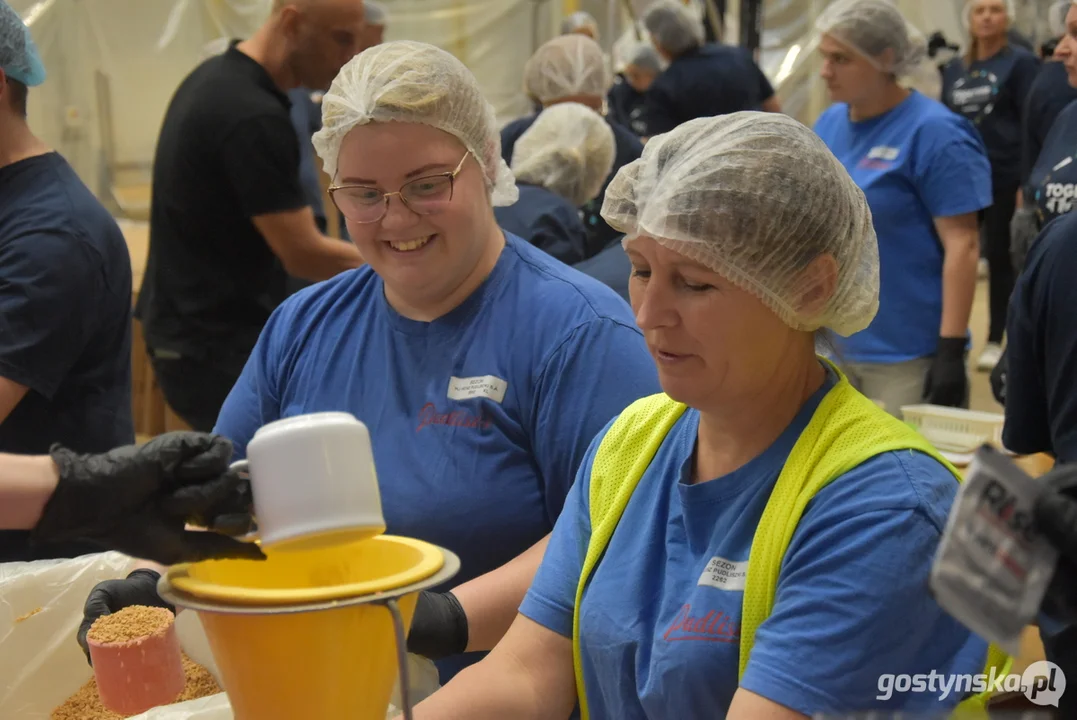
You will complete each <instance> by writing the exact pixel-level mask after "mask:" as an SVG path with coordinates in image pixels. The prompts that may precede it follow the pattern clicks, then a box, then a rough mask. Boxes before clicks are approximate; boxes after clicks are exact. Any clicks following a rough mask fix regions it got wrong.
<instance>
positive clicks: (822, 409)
mask: <svg viewBox="0 0 1077 720" xmlns="http://www.w3.org/2000/svg"><path fill="white" fill-rule="evenodd" d="M831 367H833V366H831ZM834 370H835V371H837V373H838V378H839V379H838V382H837V383H836V384H835V385H834V387H832V388H831V389H830V390H829V391H828V392H827V394H826V395H825V396H824V397H823V399H822V401H821V402H820V403H819V407H818V408H817V409H816V410H815V413H814V414H813V415H812V418H811V421H810V422H809V423H808V426H807V427H806V428H805V429H804V432H802V433H801V434H800V437H799V438H798V439H797V442H796V444H795V445H794V446H793V449H792V451H791V452H790V454H789V458H788V460H786V462H785V466H784V467H783V468H782V471H781V473H780V474H779V475H778V480H777V482H776V483H775V485H774V489H773V490H772V491H771V494H770V499H769V500H768V501H767V505H766V508H765V509H764V510H763V516H762V518H760V520H759V525H758V527H757V528H756V531H755V535H754V537H753V538H752V546H751V550H750V551H749V556H748V557H749V560H748V571H747V577H746V578H745V587H744V599H743V604H742V609H741V613H742V617H741V633H740V668H739V672H738V678H739V677H743V675H744V670H745V668H747V667H748V659H749V657H750V656H751V652H752V645H753V643H754V641H755V632H756V629H757V628H758V627H759V626H760V625H761V624H762V623H763V621H765V620H766V619H767V618H768V617H769V616H770V613H771V610H772V609H773V607H774V595H775V593H776V591H777V587H778V577H779V575H780V572H781V566H782V559H783V558H784V557H785V551H786V549H787V548H788V547H789V543H790V541H791V540H792V538H793V533H794V532H795V531H796V529H797V524H798V523H799V522H800V517H801V515H802V514H803V513H804V508H805V507H807V505H808V503H809V502H810V501H811V499H812V498H813V497H815V494H816V493H817V492H819V491H820V490H822V489H823V488H824V487H826V486H827V485H829V484H830V483H831V482H832V481H833V480H835V479H837V478H839V477H841V476H842V475H844V474H845V473H847V472H849V471H850V470H852V469H853V468H855V467H857V466H858V465H861V464H862V463H864V462H866V461H867V460H869V459H871V458H873V457H875V456H876V455H881V454H882V453H886V452H892V451H896V450H915V451H919V452H922V453H924V454H925V455H929V456H930V457H932V458H934V459H935V460H937V461H938V462H939V463H940V464H942V465H943V466H944V467H945V468H946V469H947V470H949V471H950V472H951V473H952V474H953V476H954V478H955V480H957V482H961V480H962V478H961V475H960V473H959V472H958V471H957V469H956V468H954V466H953V465H951V464H950V463H949V462H948V461H947V460H946V459H945V458H943V457H942V456H941V455H940V454H939V452H938V451H937V450H936V449H935V448H933V447H932V446H931V445H930V443H928V442H927V440H925V439H924V438H923V436H921V435H920V434H919V433H917V432H916V431H915V430H913V429H912V428H910V427H909V426H908V425H906V424H905V423H903V422H901V421H900V420H898V419H897V418H895V417H893V416H891V415H889V414H887V413H886V412H885V411H884V410H882V409H881V408H879V407H878V406H877V405H876V404H875V403H873V402H871V401H870V400H868V399H867V398H866V397H864V396H863V395H861V394H860V393H859V392H858V391H857V390H856V389H855V388H854V387H853V386H852V385H851V384H850V383H849V381H848V379H846V377H845V376H844V375H843V374H842V373H841V372H840V371H838V370H837V368H834ZM685 409H686V406H685V405H683V404H681V403H678V402H676V401H674V400H672V399H671V398H670V397H669V396H668V395H665V394H658V395H652V396H650V397H646V398H642V399H640V400H637V401H636V402H634V403H632V404H631V405H629V406H628V407H627V408H626V409H625V410H624V412H622V413H621V415H620V416H619V417H618V418H617V419H616V420H615V421H614V423H613V425H611V426H610V429H609V431H607V433H606V435H605V437H603V438H602V441H601V442H600V443H599V447H598V450H597V452H596V453H595V459H594V463H593V465H592V467H591V488H590V505H591V538H590V541H589V543H588V546H587V554H586V555H585V557H584V562H583V570H582V572H581V573H580V580H579V584H578V585H577V588H576V604H575V610H574V613H573V618H572V655H573V664H574V666H575V671H576V692H577V695H578V696H579V703H580V713H581V718H582V720H588V718H589V714H588V708H587V693H586V688H585V687H584V679H583V661H582V655H581V651H580V603H581V602H582V600H583V594H584V590H585V588H586V587H587V582H588V580H589V579H590V577H591V575H592V573H593V572H594V570H595V568H596V567H597V565H598V562H599V560H600V559H601V557H602V554H603V553H604V552H605V550H606V547H607V545H609V541H610V538H611V537H612V536H613V532H614V530H615V529H616V528H617V524H618V522H619V521H620V519H621V515H622V514H623V513H624V509H625V507H627V505H628V501H629V499H630V498H631V497H632V492H633V491H634V490H635V488H636V485H637V484H638V483H639V480H640V478H641V477H643V473H644V472H645V471H646V470H647V467H648V466H649V465H650V464H651V460H652V459H653V458H654V456H655V453H656V452H658V448H659V447H660V446H661V445H662V442H663V441H664V440H665V438H666V435H667V434H668V433H669V431H670V429H671V428H672V427H673V425H674V424H675V423H676V422H677V420H678V418H680V417H681V415H682V414H683V413H684V411H685ZM1012 662H1013V659H1012V658H1010V657H1009V656H1008V655H1006V653H1005V652H1003V651H1002V650H1001V649H999V648H997V647H995V646H994V645H992V646H990V647H989V648H988V653H987V665H986V667H985V669H984V674H985V675H988V676H990V673H991V668H992V667H994V668H996V677H1000V678H1003V677H1005V676H1006V675H1007V674H1008V673H1009V671H1010V667H1011V665H1012ZM991 694H992V688H988V689H987V690H986V691H985V692H983V693H980V694H978V695H975V696H973V697H970V698H967V699H966V700H964V701H963V702H962V703H961V704H960V705H959V706H958V708H957V711H956V712H955V715H962V716H965V715H970V714H971V715H978V714H982V712H983V709H984V707H985V705H986V703H987V700H988V698H990V696H991Z"/></svg>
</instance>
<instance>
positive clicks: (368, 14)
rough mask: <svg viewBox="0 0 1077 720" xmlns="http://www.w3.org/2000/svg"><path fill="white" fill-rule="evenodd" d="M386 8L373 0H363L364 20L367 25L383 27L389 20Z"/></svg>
mask: <svg viewBox="0 0 1077 720" xmlns="http://www.w3.org/2000/svg"><path fill="white" fill-rule="evenodd" d="M387 19H388V18H387V15H386V12H385V8H384V7H382V6H381V5H380V4H378V3H376V2H374V1H373V0H363V22H365V23H366V24H367V25H373V26H375V27H381V26H383V25H385V22H386V20H387Z"/></svg>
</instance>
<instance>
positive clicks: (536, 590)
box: [520, 375, 987, 720]
mask: <svg viewBox="0 0 1077 720" xmlns="http://www.w3.org/2000/svg"><path fill="white" fill-rule="evenodd" d="M833 382H834V377H833V375H831V376H830V378H829V379H828V382H827V384H826V385H825V386H824V388H822V389H820V390H819V391H818V392H816V393H815V394H814V395H813V396H812V397H811V398H810V399H809V400H808V402H807V403H806V404H805V406H804V407H803V408H802V409H801V410H800V412H799V413H798V414H797V416H796V418H795V419H794V420H793V422H792V423H791V424H790V425H789V427H788V428H787V429H786V430H785V431H784V432H783V433H782V435H781V436H780V437H779V438H778V439H777V440H776V441H775V442H774V444H773V445H771V447H770V448H768V449H767V450H766V451H764V452H763V454H761V455H760V456H758V457H756V458H755V459H753V460H751V461H750V462H748V463H747V464H745V465H744V466H743V467H741V468H739V469H738V470H735V471H734V472H732V473H730V474H728V475H726V476H724V477H720V478H717V479H713V480H710V481H709V482H703V483H697V484H691V479H692V470H693V462H694V450H695V446H696V437H697V431H698V426H699V413H698V412H696V411H695V410H692V409H689V410H688V411H687V412H685V414H684V415H683V416H682V417H681V418H680V419H679V420H678V421H677V423H676V424H675V425H674V426H673V428H672V430H671V431H670V433H669V435H668V436H667V437H666V439H665V441H664V442H663V443H662V445H661V447H660V448H659V450H658V453H657V454H656V455H655V457H654V459H653V460H652V461H651V464H650V466H649V467H648V469H647V471H646V472H645V474H644V476H643V477H642V478H641V480H640V483H639V485H638V487H637V488H636V490H635V492H634V493H633V495H632V498H631V499H630V500H629V502H628V505H627V507H626V508H625V512H624V515H623V516H622V517H621V520H620V522H619V524H618V525H617V529H616V530H615V531H614V534H613V537H612V538H611V540H610V543H609V546H608V548H607V550H606V553H605V555H604V556H603V558H602V561H601V562H600V564H599V565H598V567H597V568H596V570H595V572H594V573H593V575H592V577H591V579H590V580H589V582H588V585H587V588H586V590H585V593H584V596H583V603H582V606H581V608H580V632H581V649H582V653H583V672H584V680H585V684H586V687H587V701H588V705H589V708H590V712H591V716H592V717H597V718H618V720H643V719H644V718H647V719H648V720H657V719H658V718H677V719H678V720H693V719H695V718H698V719H699V720H704V719H707V720H710V719H711V718H722V717H724V716H725V714H726V712H727V711H728V709H729V704H730V702H731V701H732V699H733V694H734V692H736V690H737V688H738V687H744V688H745V689H747V690H750V691H752V692H754V693H757V694H759V695H762V696H763V697H766V698H769V699H770V700H773V701H774V702H777V703H779V704H781V705H785V706H787V707H790V708H792V709H794V710H797V711H799V712H802V713H805V714H808V715H811V714H813V713H815V712H819V711H829V712H835V713H836V712H843V711H844V712H848V711H854V710H856V711H866V710H874V709H902V710H921V709H932V710H941V709H944V708H946V707H952V706H953V705H955V704H956V703H957V702H958V701H959V700H960V698H958V697H951V698H949V699H948V700H947V701H946V702H943V703H940V702H939V701H938V698H937V696H934V695H931V694H928V693H923V694H913V693H907V694H901V693H896V692H895V693H894V695H893V696H892V697H891V698H890V699H889V700H880V699H877V695H879V694H880V687H879V676H880V675H884V674H888V673H894V674H901V673H908V674H919V673H925V674H926V673H929V672H931V671H932V670H934V671H937V672H939V673H943V674H946V673H978V672H980V671H981V670H982V668H983V663H984V660H985V658H986V650H987V644H986V642H984V641H982V640H980V639H978V638H976V637H974V636H972V635H971V633H970V632H969V631H968V630H966V629H965V628H963V627H962V626H961V625H960V624H959V623H958V622H957V621H956V620H954V619H953V618H951V617H950V616H949V615H947V614H946V613H945V612H944V611H943V610H942V608H940V607H939V606H938V604H937V603H936V602H935V600H934V599H933V598H932V597H931V593H930V591H929V589H928V575H929V572H930V569H931V563H932V559H933V557H934V554H935V549H936V547H937V546H938V543H939V538H940V536H941V534H942V530H943V528H944V526H945V524H946V518H947V514H948V512H949V510H950V506H951V504H952V502H953V499H954V496H955V494H956V491H957V487H958V485H957V482H956V480H955V479H954V477H953V475H951V474H950V473H949V472H948V471H947V470H946V469H945V468H943V467H942V466H941V465H939V464H938V463H937V462H936V461H934V460H932V459H931V458H929V457H928V456H926V455H922V454H920V453H916V452H912V451H903V452H890V453H885V454H883V455H879V456H876V457H875V458H873V459H871V460H869V461H867V462H866V463H864V464H862V465H860V466H859V467H857V468H855V469H854V470H852V471H850V472H848V473H846V474H845V475H843V476H841V477H840V478H838V479H837V480H835V481H834V482H833V483H832V484H830V485H829V486H827V487H826V488H824V489H823V490H822V491H820V492H819V494H818V495H817V496H816V497H815V498H814V499H813V500H812V501H811V502H810V503H809V504H808V506H807V508H806V509H805V511H804V515H803V517H802V518H801V520H800V524H799V525H798V527H797V530H796V531H795V533H794V534H793V538H792V541H791V543H790V545H789V548H788V550H787V552H786V555H785V560H784V564H783V566H782V572H781V575H780V577H779V580H778V587H777V594H776V598H775V603H774V610H773V612H772V614H771V616H770V617H769V618H768V619H767V620H766V621H765V622H764V623H763V624H762V625H761V626H760V627H759V628H758V631H757V633H756V637H755V644H754V646H753V648H752V655H751V660H750V662H749V664H748V668H747V670H746V672H745V674H744V677H743V678H742V679H741V680H740V682H739V683H738V679H737V673H738V662H739V653H740V626H741V617H742V613H741V608H742V603H743V596H744V593H743V588H744V578H745V572H746V571H747V566H748V557H749V550H750V548H751V543H752V538H753V536H754V534H755V530H756V528H757V526H758V524H759V521H760V518H761V517H762V513H763V509H764V507H765V506H766V504H767V500H768V499H769V497H770V493H771V490H772V489H773V486H774V483H775V482H776V481H777V478H778V474H779V473H780V471H781V469H782V466H783V465H784V464H785V461H786V459H787V458H788V456H789V453H790V451H791V450H792V448H793V445H794V443H795V442H796V440H797V438H798V437H799V435H800V433H801V432H802V431H803V430H804V428H805V427H806V426H807V424H808V421H809V420H810V419H811V416H812V414H813V413H814V412H815V409H816V408H817V407H818V405H819V402H820V400H821V399H822V397H823V396H824V395H825V393H826V391H827V390H828V389H829V388H830V387H831V386H832V384H833ZM603 434H604V433H603ZM598 442H599V439H598V438H596V440H595V442H593V443H592V444H591V447H590V449H589V450H588V454H587V456H586V457H585V459H584V463H583V467H582V468H581V470H580V475H579V478H578V479H577V481H576V483H575V485H573V488H572V490H571V491H570V493H569V497H568V500H567V501H566V507H565V512H564V513H563V514H562V515H561V518H560V519H559V520H558V522H557V527H556V529H555V530H554V534H553V537H552V539H551V540H550V544H549V547H548V548H547V550H546V556H545V559H544V560H543V562H542V566H541V567H540V569H539V571H538V574H537V575H536V577H535V581H534V584H533V585H532V586H531V590H530V591H529V593H528V595H527V596H526V598H525V599H524V602H523V605H522V606H521V609H520V612H521V613H523V614H524V615H526V616H527V617H529V618H530V619H532V620H534V621H535V622H537V623H539V624H541V625H543V626H544V627H547V628H549V629H550V630H552V631H554V632H556V633H558V634H560V635H563V636H565V637H571V636H572V615H573V606H574V600H575V596H576V585H577V582H578V580H579V576H580V572H581V568H582V565H583V559H584V555H585V552H586V548H587V544H588V542H589V538H590V534H591V528H590V518H589V509H588V495H589V486H590V468H591V465H592V463H593V460H594V453H595V451H596V449H597V446H598Z"/></svg>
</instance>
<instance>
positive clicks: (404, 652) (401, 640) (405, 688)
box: [385, 599, 412, 720]
mask: <svg viewBox="0 0 1077 720" xmlns="http://www.w3.org/2000/svg"><path fill="white" fill-rule="evenodd" d="M385 607H387V608H388V609H389V614H391V615H392V616H393V632H394V633H395V634H396V662H397V665H399V666H400V679H399V681H398V683H399V685H400V704H401V705H403V706H404V707H402V708H401V711H402V712H403V713H404V720H412V716H411V711H412V707H411V678H410V677H408V637H407V633H405V632H404V616H403V615H401V614H400V606H399V605H397V604H396V600H395V599H390V600H389V601H388V602H386V603H385Z"/></svg>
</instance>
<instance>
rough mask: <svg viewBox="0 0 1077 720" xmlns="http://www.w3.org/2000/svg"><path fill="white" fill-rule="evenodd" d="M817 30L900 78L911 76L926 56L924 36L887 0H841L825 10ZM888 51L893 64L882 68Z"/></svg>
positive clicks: (816, 24) (820, 17)
mask: <svg viewBox="0 0 1077 720" xmlns="http://www.w3.org/2000/svg"><path fill="white" fill-rule="evenodd" d="M815 28H816V30H818V31H819V32H821V33H823V34H826V35H830V36H831V37H832V38H834V39H835V40H837V41H838V42H840V43H843V44H845V45H848V46H849V47H850V48H852V49H853V50H855V51H856V52H858V53H859V54H860V55H862V56H864V57H865V58H866V59H867V60H868V61H869V62H871V64H873V65H875V66H876V67H877V68H879V69H880V70H882V71H883V72H888V73H893V74H894V75H897V76H902V75H907V74H909V73H910V72H911V71H912V70H914V69H915V68H916V66H917V65H918V64H919V63H920V61H921V60H923V59H924V56H925V55H926V54H927V42H926V41H925V40H924V37H923V35H922V34H921V33H920V32H919V31H918V30H917V29H916V28H914V27H912V26H911V25H909V23H908V22H906V21H905V18H904V17H903V16H902V14H901V12H900V11H899V10H898V9H897V8H896V7H894V5H893V4H892V3H890V2H888V0H838V2H835V3H834V4H833V5H829V6H828V7H827V8H826V9H825V10H823V12H822V13H821V14H820V15H819V17H818V19H817V20H816V21H815ZM887 50H891V51H893V62H892V64H891V65H890V66H889V67H883V66H882V65H881V64H880V63H881V62H882V58H881V57H880V56H881V55H882V54H883V53H884V52H886V51H887Z"/></svg>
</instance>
